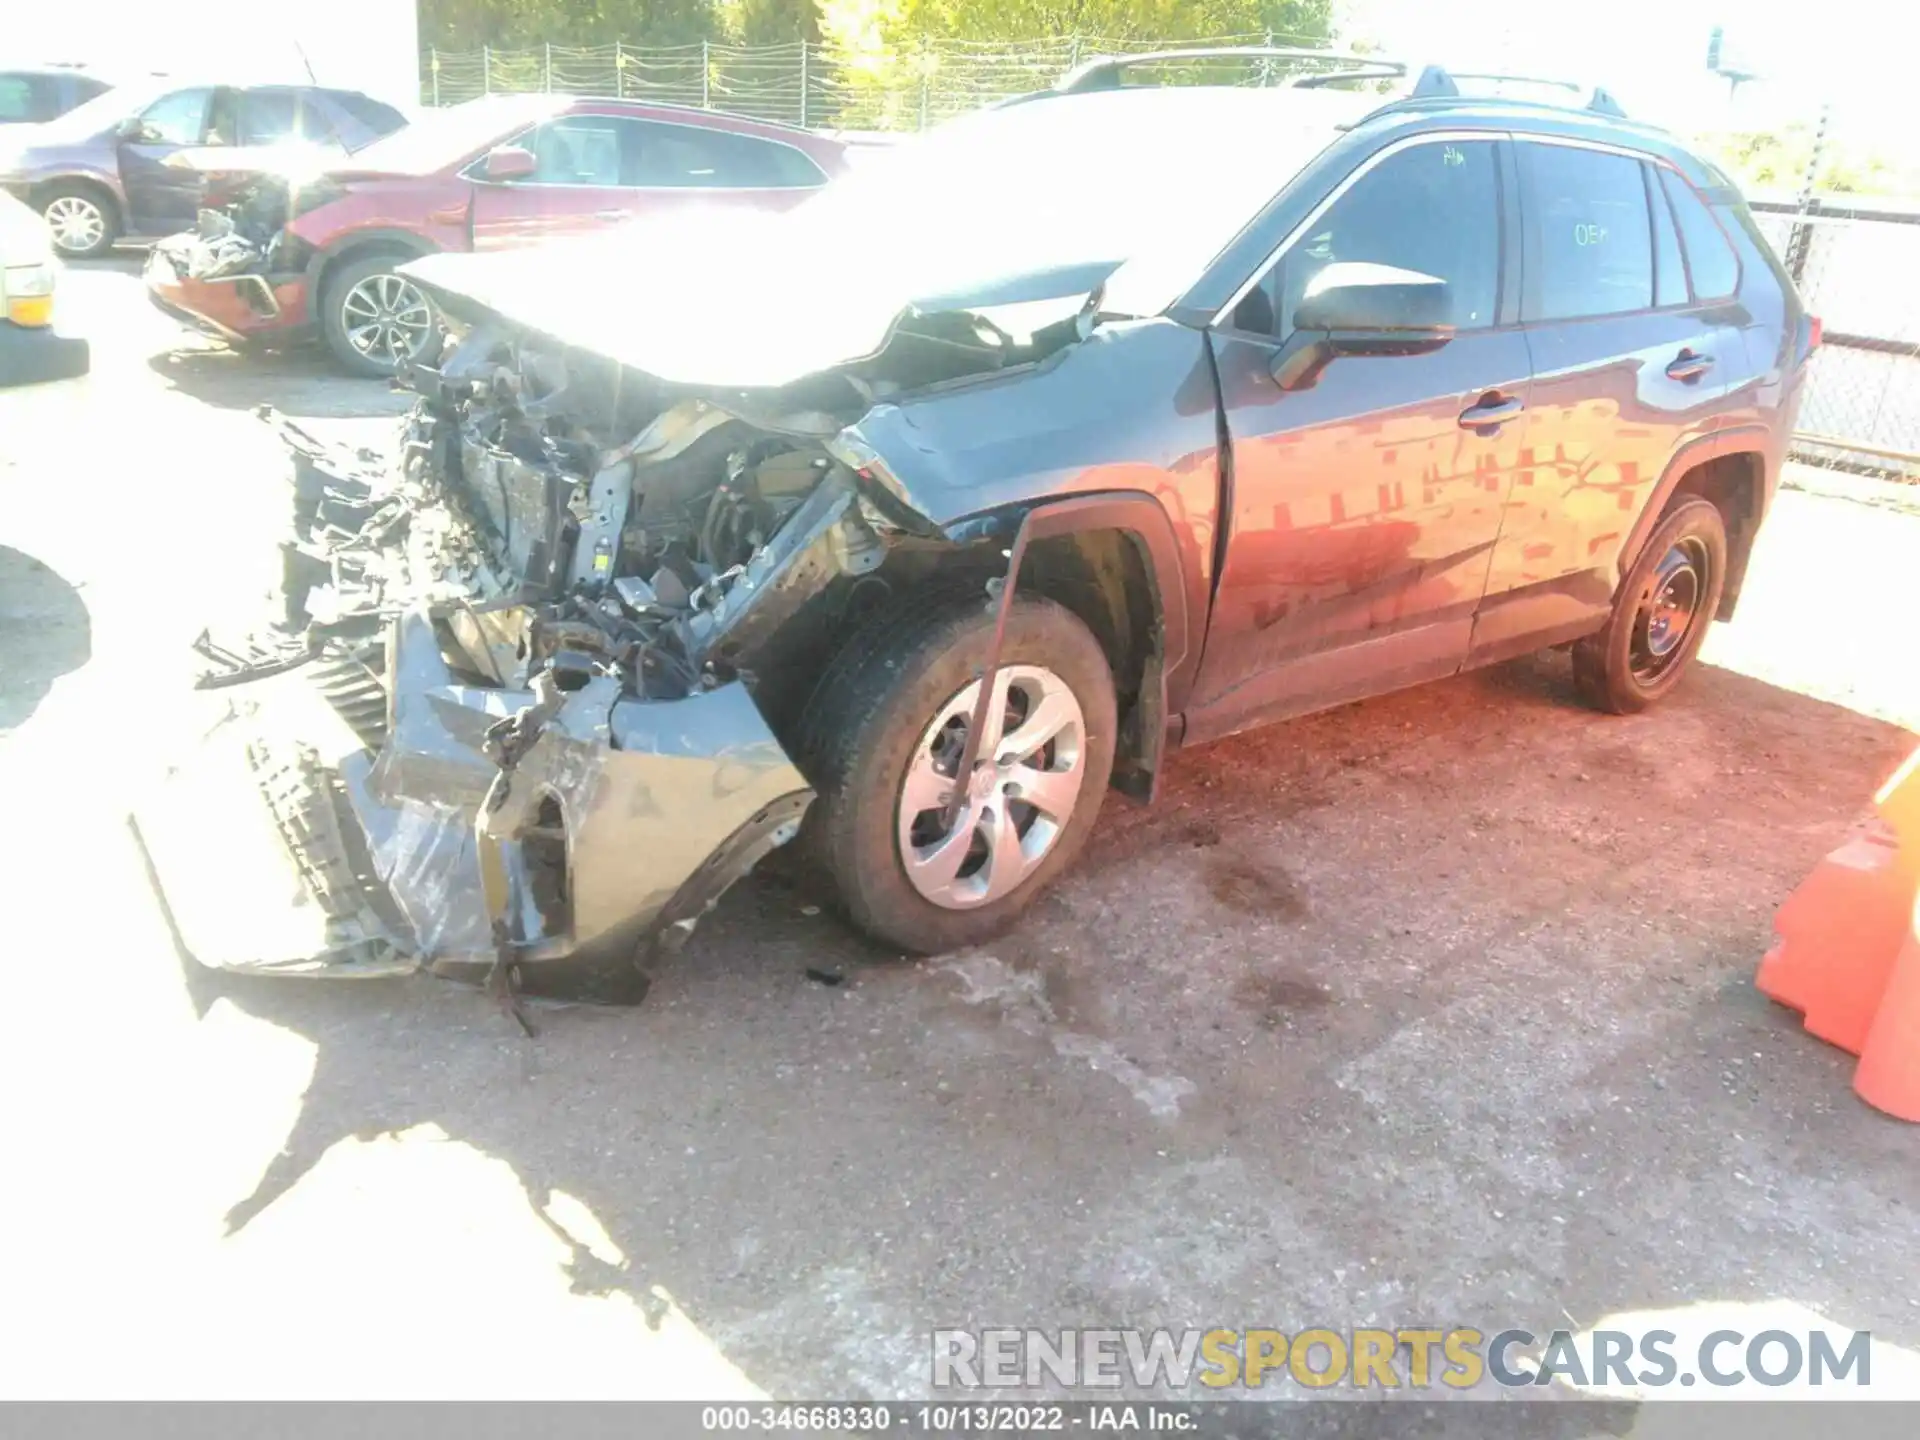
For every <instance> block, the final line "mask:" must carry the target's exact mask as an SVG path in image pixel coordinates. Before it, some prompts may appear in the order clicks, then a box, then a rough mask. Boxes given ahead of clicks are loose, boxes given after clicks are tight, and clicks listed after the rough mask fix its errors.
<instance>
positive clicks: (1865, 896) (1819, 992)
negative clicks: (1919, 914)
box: [1754, 828, 1913, 1055]
mask: <svg viewBox="0 0 1920 1440" xmlns="http://www.w3.org/2000/svg"><path fill="white" fill-rule="evenodd" d="M1902 859H1903V856H1902V855H1901V852H1900V846H1899V845H1898V844H1897V843H1896V841H1895V839H1894V837H1893V836H1892V835H1891V834H1888V833H1887V832H1885V831H1884V830H1880V829H1878V828H1876V829H1875V830H1872V831H1869V832H1868V833H1866V834H1864V835H1856V836H1855V837H1854V838H1853V839H1851V840H1849V841H1847V843H1846V844H1844V845H1842V846H1841V847H1840V848H1839V849H1837V850H1835V851H1833V852H1832V853H1831V854H1830V855H1828V856H1827V857H1826V858H1825V859H1823V860H1822V861H1821V862H1820V863H1819V864H1818V865H1815V866H1814V867H1813V873H1812V874H1810V875H1808V876H1807V878H1806V879H1805V880H1803V881H1801V882H1800V885H1799V888H1797V889H1796V890H1795V891H1794V892H1793V894H1791V895H1789V896H1788V897H1787V899H1786V903H1785V904H1783V905H1782V906H1781V907H1780V909H1779V910H1778V911H1777V912H1776V913H1775V914H1774V917H1773V929H1774V941H1773V948H1772V949H1771V950H1769V951H1767V953H1766V957H1765V958H1764V959H1762V960H1761V962H1760V973H1759V974H1758V975H1756V976H1755V977H1754V984H1755V985H1757V986H1759V988H1760V993H1761V994H1763V995H1768V996H1771V997H1772V998H1773V999H1775V1000H1778V1001H1779V1002H1780V1003H1781V1004H1782V1005H1787V1006H1791V1007H1792V1008H1793V1009H1795V1010H1798V1011H1800V1012H1801V1013H1802V1014H1803V1015H1804V1016H1805V1017H1806V1024H1807V1031H1808V1033H1809V1034H1813V1035H1817V1036H1819V1037H1820V1038H1821V1039H1822V1040H1825V1041H1826V1042H1827V1043H1828V1044H1829V1045H1838V1046H1839V1047H1840V1048H1841V1049H1842V1050H1845V1051H1847V1052H1849V1053H1850V1054H1854V1055H1858V1054H1859V1053H1860V1047H1861V1046H1863V1045H1865V1044H1866V1043H1867V1030H1868V1029H1869V1027H1871V1026H1872V1024H1873V1016H1874V1012H1875V1011H1877V1010H1878V1009H1879V1008H1880V997H1881V995H1883V994H1884V993H1885V992H1886V988H1887V976H1888V974H1889V973H1890V972H1891V971H1892V969H1893V957H1894V956H1895V955H1896V954H1897V953H1898V952H1899V949H1900V941H1901V938H1902V936H1903V935H1904V934H1905V932H1906V928H1907V919H1908V913H1907V912H1908V911H1909V909H1910V908H1911V907H1912V903H1913V887H1912V885H1911V883H1910V882H1908V880H1907V879H1906V877H1905V876H1904V875H1903V874H1902V873H1901V872H1902V870H1903V869H1904V866H1903V865H1902V864H1901V861H1902Z"/></svg>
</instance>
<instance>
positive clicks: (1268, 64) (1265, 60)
mask: <svg viewBox="0 0 1920 1440" xmlns="http://www.w3.org/2000/svg"><path fill="white" fill-rule="evenodd" d="M1260 43H1261V44H1263V45H1265V46H1266V47H1267V48H1268V49H1269V50H1271V49H1272V48H1273V31H1271V30H1269V31H1267V32H1266V38H1265V39H1264V40H1262V41H1261V42H1260ZM1271 84H1273V58H1272V57H1271V56H1268V55H1262V56H1261V57H1260V86H1261V88H1262V89H1265V88H1266V87H1267V86H1269V85H1271Z"/></svg>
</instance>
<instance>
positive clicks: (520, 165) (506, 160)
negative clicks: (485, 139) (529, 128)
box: [484, 145, 538, 182]
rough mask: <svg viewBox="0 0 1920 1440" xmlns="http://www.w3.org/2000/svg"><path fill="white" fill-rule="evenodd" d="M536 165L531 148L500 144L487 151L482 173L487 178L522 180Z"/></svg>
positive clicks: (503, 180)
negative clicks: (524, 148) (525, 148)
mask: <svg viewBox="0 0 1920 1440" xmlns="http://www.w3.org/2000/svg"><path fill="white" fill-rule="evenodd" d="M537 165H538V162H537V161H535V159H534V158H533V152H532V151H531V150H523V149H521V148H520V146H518V145H502V146H500V147H499V148H497V149H494V150H489V151H488V152H487V163H486V166H485V172H484V173H485V174H486V177H487V179H489V180H497V181H501V182H505V181H508V180H524V179H526V178H527V177H528V176H529V175H531V174H533V172H534V170H535V168H536V167H537Z"/></svg>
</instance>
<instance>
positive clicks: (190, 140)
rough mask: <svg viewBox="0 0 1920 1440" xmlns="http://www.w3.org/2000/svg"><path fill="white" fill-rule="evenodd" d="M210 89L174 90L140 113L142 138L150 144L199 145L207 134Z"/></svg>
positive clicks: (210, 97)
mask: <svg viewBox="0 0 1920 1440" xmlns="http://www.w3.org/2000/svg"><path fill="white" fill-rule="evenodd" d="M212 103H213V91H212V89H211V88H205V89H199V90H175V91H174V92H173V93H172V94H171V95H162V96H161V97H160V98H159V99H158V100H156V101H154V102H153V103H152V104H151V105H149V106H147V108H146V109H145V110H142V111H141V112H140V123H141V125H142V126H143V127H144V130H143V133H142V136H141V138H142V139H143V140H144V141H145V142H146V143H148V144H150V145H198V144H199V143H200V141H201V138H202V137H203V136H205V134H206V133H207V110H208V108H209V107H210V106H211V105H212Z"/></svg>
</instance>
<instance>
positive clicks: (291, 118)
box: [240, 90, 300, 145]
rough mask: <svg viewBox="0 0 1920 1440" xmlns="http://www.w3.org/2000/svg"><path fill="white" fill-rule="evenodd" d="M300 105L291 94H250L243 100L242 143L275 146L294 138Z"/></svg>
mask: <svg viewBox="0 0 1920 1440" xmlns="http://www.w3.org/2000/svg"><path fill="white" fill-rule="evenodd" d="M299 112H300V102H299V99H298V97H296V96H295V94H294V93H293V91H291V90H249V91H247V92H246V93H245V94H243V95H242V96H241V97H240V143H241V144H242V145H273V144H276V143H278V142H279V141H282V140H290V139H292V138H293V134H294V131H295V129H296V128H297V127H298V124H299Z"/></svg>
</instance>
